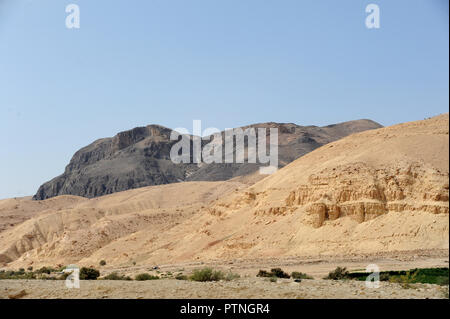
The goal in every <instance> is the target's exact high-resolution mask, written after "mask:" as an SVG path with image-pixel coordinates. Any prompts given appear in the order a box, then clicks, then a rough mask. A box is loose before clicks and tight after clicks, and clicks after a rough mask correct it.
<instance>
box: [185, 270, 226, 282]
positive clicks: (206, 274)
mask: <svg viewBox="0 0 450 319" xmlns="http://www.w3.org/2000/svg"><path fill="white" fill-rule="evenodd" d="M190 279H191V280H193V281H219V280H222V279H225V274H224V273H223V272H222V271H220V270H212V269H211V268H203V269H197V270H194V273H193V274H192V275H191V277H190Z"/></svg>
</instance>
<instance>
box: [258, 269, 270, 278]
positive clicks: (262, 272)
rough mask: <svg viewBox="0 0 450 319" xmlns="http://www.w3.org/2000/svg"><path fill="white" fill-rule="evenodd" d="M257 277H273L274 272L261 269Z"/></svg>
mask: <svg viewBox="0 0 450 319" xmlns="http://www.w3.org/2000/svg"><path fill="white" fill-rule="evenodd" d="M256 277H272V274H271V273H270V272H267V271H265V270H260V271H259V272H258V274H257V275H256Z"/></svg>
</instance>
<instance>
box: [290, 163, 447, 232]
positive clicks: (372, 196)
mask: <svg viewBox="0 0 450 319" xmlns="http://www.w3.org/2000/svg"><path fill="white" fill-rule="evenodd" d="M448 177H449V176H448V174H447V173H442V172H439V171H438V170H436V169H425V168H423V167H422V166H421V165H420V164H410V165H408V166H407V167H399V168H394V167H385V168H377V169H373V168H370V167H367V166H366V165H364V163H358V164H353V165H346V166H338V167H335V168H332V169H326V170H323V171H322V172H320V173H319V174H314V175H311V176H310V177H309V183H308V184H304V185H299V186H298V187H297V188H296V189H294V190H292V191H291V192H290V193H289V196H288V197H287V198H286V200H285V203H286V206H285V207H286V209H289V210H292V209H297V208H300V207H305V209H306V212H307V213H308V214H309V215H310V216H311V223H312V224H313V225H314V227H320V226H322V225H323V223H324V222H325V221H327V220H335V219H337V218H340V217H344V216H349V217H351V218H352V219H354V220H356V221H358V222H364V221H368V220H370V219H373V218H376V217H377V216H380V215H382V214H386V213H388V212H403V211H424V212H429V213H433V214H448V212H449V207H448V194H449V189H448Z"/></svg>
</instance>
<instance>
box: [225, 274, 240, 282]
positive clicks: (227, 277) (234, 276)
mask: <svg viewBox="0 0 450 319" xmlns="http://www.w3.org/2000/svg"><path fill="white" fill-rule="evenodd" d="M238 278H241V276H239V274H235V273H232V272H229V273H227V274H226V275H225V278H224V279H225V280H226V281H232V280H235V279H238Z"/></svg>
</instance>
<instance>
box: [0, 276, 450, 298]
mask: <svg viewBox="0 0 450 319" xmlns="http://www.w3.org/2000/svg"><path fill="white" fill-rule="evenodd" d="M23 290H24V291H25V295H24V296H23V297H22V298H52V299H59V298H90V299H91V298H138V299H142V298H166V299H171V298H186V299H191V298H201V299H209V298H257V299H259V298H261V299H263V298H272V299H284V298H293V299H309V298H321V299H322V298H370V299H375V298H383V299H385V298H420V299H425V298H430V299H431V298H448V297H446V296H447V295H446V293H447V294H448V290H447V289H446V288H443V287H440V286H437V285H429V284H414V285H411V286H410V287H408V288H403V287H402V286H401V285H399V284H394V283H386V282H382V283H381V286H380V287H379V288H376V289H374V288H367V287H366V286H365V283H364V282H361V281H333V280H307V279H305V280H302V282H301V283H296V282H294V281H293V280H290V279H279V280H278V281H277V282H275V283H273V282H270V281H269V280H267V279H263V278H240V279H238V280H235V281H230V282H205V283H202V282H191V281H184V280H175V279H160V280H150V281H140V282H135V281H131V282H130V281H111V280H104V281H103V280H102V281H101V280H97V281H85V280H83V281H81V283H80V289H68V288H66V286H65V284H64V281H61V280H57V281H55V280H5V281H2V282H1V286H0V298H10V296H14V295H18V294H19V293H20V292H21V291H23Z"/></svg>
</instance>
